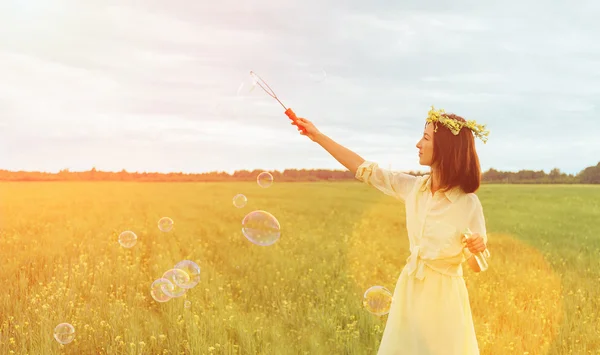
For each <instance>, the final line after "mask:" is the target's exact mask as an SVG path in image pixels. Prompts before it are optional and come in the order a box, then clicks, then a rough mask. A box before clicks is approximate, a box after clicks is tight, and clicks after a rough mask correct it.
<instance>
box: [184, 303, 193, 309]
mask: <svg viewBox="0 0 600 355" xmlns="http://www.w3.org/2000/svg"><path fill="white" fill-rule="evenodd" d="M191 306H192V302H190V301H185V302H183V307H184V308H188V309H189V308H190V307H191Z"/></svg>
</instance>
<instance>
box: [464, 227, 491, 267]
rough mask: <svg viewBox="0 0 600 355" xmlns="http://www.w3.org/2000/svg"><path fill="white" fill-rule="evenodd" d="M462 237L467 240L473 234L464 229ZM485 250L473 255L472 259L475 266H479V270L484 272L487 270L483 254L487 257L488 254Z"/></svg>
mask: <svg viewBox="0 0 600 355" xmlns="http://www.w3.org/2000/svg"><path fill="white" fill-rule="evenodd" d="M463 235H464V236H465V238H467V239H469V238H471V235H473V233H472V232H471V230H470V229H469V228H466V229H465V231H464V232H463ZM486 252H487V249H486V250H485V251H483V252H479V253H475V254H473V257H474V258H475V261H477V265H479V269H481V271H485V270H487V269H488V262H487V260H486V258H485V255H484V254H487V255H488V257H489V255H490V254H489V252H487V253H486Z"/></svg>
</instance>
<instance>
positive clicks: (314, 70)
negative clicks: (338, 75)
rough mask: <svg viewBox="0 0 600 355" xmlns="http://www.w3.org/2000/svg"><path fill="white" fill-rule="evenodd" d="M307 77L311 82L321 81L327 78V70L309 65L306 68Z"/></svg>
mask: <svg viewBox="0 0 600 355" xmlns="http://www.w3.org/2000/svg"><path fill="white" fill-rule="evenodd" d="M308 77H309V78H310V80H311V81H312V82H315V83H322V82H323V81H325V79H326V78H327V72H326V71H325V69H323V68H321V67H317V66H311V67H309V70H308Z"/></svg>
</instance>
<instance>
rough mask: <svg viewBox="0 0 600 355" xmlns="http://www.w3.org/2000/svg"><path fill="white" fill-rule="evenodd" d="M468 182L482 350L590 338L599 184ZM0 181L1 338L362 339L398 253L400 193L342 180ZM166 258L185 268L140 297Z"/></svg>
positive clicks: (289, 345)
mask: <svg viewBox="0 0 600 355" xmlns="http://www.w3.org/2000/svg"><path fill="white" fill-rule="evenodd" d="M237 193H244V194H245V195H246V196H247V197H248V204H247V205H246V207H244V208H242V209H237V208H235V207H234V206H233V205H232V202H231V199H232V197H233V196H234V195H235V194H237ZM478 195H479V197H480V200H481V201H482V204H483V207H484V212H485V215H486V220H487V228H488V236H489V244H488V246H489V249H490V252H491V254H492V259H491V260H490V265H491V268H490V270H488V271H487V272H485V273H481V274H474V273H473V272H472V271H471V270H470V269H469V268H468V267H466V265H465V268H464V271H465V279H466V281H467V286H468V289H469V294H470V299H471V306H472V309H473V313H474V321H475V327H476V332H477V336H478V341H479V345H480V349H481V350H482V354H502V355H506V354H600V224H599V223H598V222H599V221H600V186H580V185H579V186H549V185H542V186H533V185H483V186H482V188H481V189H480V190H479V191H478ZM0 198H1V200H0V203H1V205H0V213H1V214H0V218H2V220H1V221H0V223H1V224H0V227H1V232H0V233H1V234H0V260H1V264H0V265H1V268H0V281H1V282H2V285H3V287H2V288H1V289H2V292H1V293H0V354H12V353H14V354H32V355H33V354H35V355H37V354H44V355H47V354H277V355H280V354H375V353H376V351H377V347H378V344H379V341H380V340H381V335H382V332H383V327H384V325H385V319H386V318H385V316H384V317H382V318H379V317H376V316H374V315H372V314H370V313H368V312H366V311H365V310H364V309H363V308H362V304H361V302H362V294H363V293H364V291H365V290H366V289H367V288H368V287H370V286H373V285H382V286H385V287H387V288H388V289H389V290H393V289H394V286H395V282H396V279H397V278H398V276H399V273H400V271H401V269H402V267H403V266H404V264H405V260H406V258H407V257H408V255H409V251H408V241H407V239H406V229H405V218H404V207H403V205H401V204H400V203H398V202H397V201H396V200H394V199H392V198H391V197H388V196H385V195H383V194H381V193H379V192H378V191H376V190H375V189H374V188H371V187H369V186H366V185H363V184H361V183H358V182H336V183H279V184H278V183H277V182H275V183H274V184H273V185H272V186H271V187H270V188H268V189H262V188H260V187H258V186H257V184H256V183H255V182H248V183H146V184H144V183H118V182H94V183H91V182H89V183H88V182H68V183H0ZM255 209H263V210H267V211H269V212H270V213H272V214H273V215H275V216H276V217H277V218H278V219H279V222H280V223H281V230H282V237H281V239H280V240H279V241H278V242H277V243H276V244H274V245H273V246H270V247H260V246H256V245H253V244H251V243H249V242H248V241H247V240H246V238H244V236H243V235H242V233H241V220H242V218H243V217H244V215H245V214H246V213H248V212H250V211H252V210H255ZM163 216H168V217H171V218H172V219H173V220H174V221H175V228H174V230H173V231H171V232H169V233H163V232H161V231H159V229H158V228H157V221H158V219H159V218H160V217H163ZM123 230H133V231H134V232H136V233H137V234H138V236H139V240H138V243H137V245H135V246H134V247H133V248H131V249H124V248H122V247H120V245H119V244H118V242H117V236H118V234H119V232H121V231H123ZM182 259H191V260H194V261H196V262H197V263H198V264H199V265H200V267H201V268H202V274H201V278H202V280H201V281H200V284H198V285H197V286H196V287H195V288H193V289H191V290H189V291H188V292H187V293H186V295H185V296H184V297H182V298H177V299H172V300H171V301H169V302H167V303H158V302H155V301H154V300H153V299H152V297H151V296H150V292H149V288H150V284H151V283H152V281H154V280H155V279H157V278H159V277H160V276H161V275H162V273H163V272H164V271H166V270H167V269H170V268H172V267H173V265H174V264H175V263H176V262H178V261H180V260H182ZM186 300H187V301H190V302H191V307H190V308H185V307H184V302H185V301H186ZM62 322H68V323H71V324H73V325H74V326H75V329H76V338H75V341H73V342H72V343H70V344H68V345H60V344H58V343H57V342H56V341H55V340H54V338H53V329H54V327H55V326H56V325H57V324H59V323H62Z"/></svg>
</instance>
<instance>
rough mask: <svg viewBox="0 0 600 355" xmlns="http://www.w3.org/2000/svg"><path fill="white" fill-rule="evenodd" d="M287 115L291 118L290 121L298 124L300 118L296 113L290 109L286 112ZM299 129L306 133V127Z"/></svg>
mask: <svg viewBox="0 0 600 355" xmlns="http://www.w3.org/2000/svg"><path fill="white" fill-rule="evenodd" d="M285 114H286V115H287V116H288V117H289V118H290V120H292V122H294V123H295V122H296V121H298V116H296V113H294V111H292V109H291V108H288V109H287V110H285ZM298 128H300V130H301V131H302V132H303V133H306V130H305V129H304V127H300V126H298Z"/></svg>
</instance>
